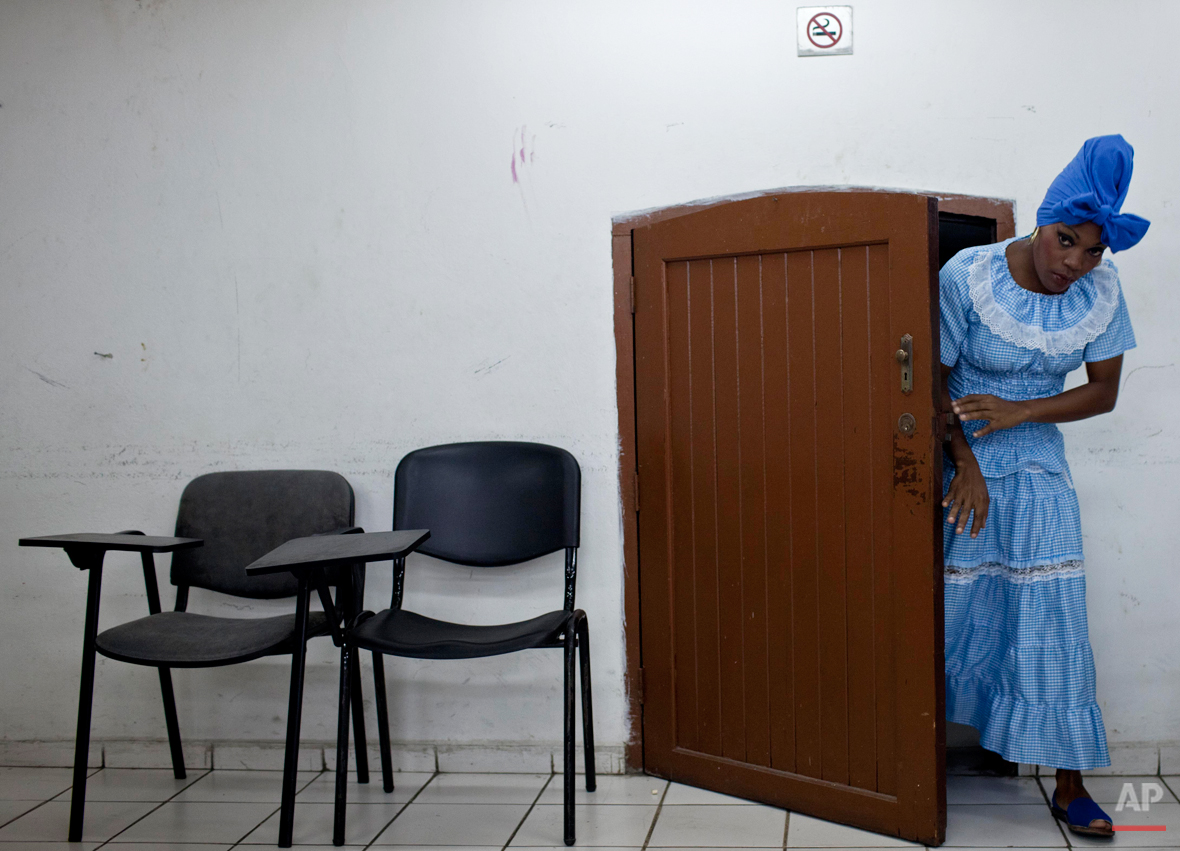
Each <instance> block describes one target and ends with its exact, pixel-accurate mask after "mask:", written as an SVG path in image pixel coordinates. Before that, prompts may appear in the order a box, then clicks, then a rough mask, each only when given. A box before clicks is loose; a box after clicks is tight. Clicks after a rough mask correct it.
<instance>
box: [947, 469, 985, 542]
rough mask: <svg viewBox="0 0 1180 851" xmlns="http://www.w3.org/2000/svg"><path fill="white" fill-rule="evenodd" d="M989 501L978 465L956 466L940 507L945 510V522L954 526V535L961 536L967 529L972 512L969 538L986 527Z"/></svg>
mask: <svg viewBox="0 0 1180 851" xmlns="http://www.w3.org/2000/svg"><path fill="white" fill-rule="evenodd" d="M972 460H974V459H972ZM990 501H991V500H990V498H989V497H988V494H987V482H986V481H984V478H983V473H981V472H980V471H979V465H978V464H977V463H968V464H956V466H955V477H954V478H953V479H951V486H950V487H949V488H947V492H946V498H945V499H943V501H942V507H943V508H945V509H947V512H946V522H948V523H951V524H953V525H954V526H955V534H956V535H962V534H963V532H964V530H966V528H967V518H968V517H970V516H971V514H972V512H974V514H975V517H974V519H973V520H972V522H971V537H972V538H975V537H978V536H979V532H980V530H981V529H983V527H984V526H986V525H987V508H988V504H989V503H990Z"/></svg>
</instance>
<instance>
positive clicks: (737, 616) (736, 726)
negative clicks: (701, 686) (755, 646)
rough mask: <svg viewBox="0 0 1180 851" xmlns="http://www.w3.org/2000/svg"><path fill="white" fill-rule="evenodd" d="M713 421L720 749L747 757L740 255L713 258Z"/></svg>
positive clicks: (731, 756) (727, 754) (732, 755)
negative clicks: (743, 669)
mask: <svg viewBox="0 0 1180 851" xmlns="http://www.w3.org/2000/svg"><path fill="white" fill-rule="evenodd" d="M712 269H713V393H714V398H715V400H716V401H715V404H714V410H713V421H714V435H715V440H716V452H717V508H718V510H717V560H718V564H719V566H720V570H719V576H718V595H717V603H718V617H719V619H720V620H719V633H720V648H719V649H720V659H721V754H722V756H725V757H727V758H729V759H735V760H739V761H745V758H746V731H745V719H744V716H745V705H744V704H745V699H744V698H745V693H744V689H743V687H742V654H743V647H742V637H743V635H742V579H743V576H742V564H741V552H742V524H741V521H742V515H741V498H742V482H741V479H742V472H743V471H742V455H741V435H740V433H739V422H738V417H737V411H738V406H739V399H740V398H741V393H742V388H741V387H740V386H739V383H738V379H739V377H738V352H737V347H738V328H737V319H738V317H737V276H736V260H735V258H732V257H722V258H717V259H715V260H713V261H712Z"/></svg>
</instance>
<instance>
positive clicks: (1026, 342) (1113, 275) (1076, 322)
mask: <svg viewBox="0 0 1180 851" xmlns="http://www.w3.org/2000/svg"><path fill="white" fill-rule="evenodd" d="M1012 241H1013V240H1010V239H1009V240H1007V241H1005V242H1001V243H997V244H996V245H994V246H988V247H987V248H985V249H983V250H981V251H979V252H978V253H977V254H976V255H975V259H974V261H973V262H972V264H971V271H970V274H969V277H968V284H969V287H970V290H971V303H972V304H973V305H974V307H975V312H976V313H978V314H979V318H980V320H981V321H982V322H983V324H984V325H986V326H987V327H988V328H989V329H990V330H991V331H992V333H994V334H995V335H996V336H998V337H999V338H1000V339H1002V340H1006V341H1007V342H1009V343H1012V344H1014V345H1017V346H1020V347H1021V348H1023V349H1037V350H1040V351H1042V352H1044V353H1045V354H1047V355H1063V354H1068V353H1070V352H1076V351H1077V350H1078V349H1081V348H1084V347H1085V346H1086V344H1087V343H1090V342H1092V341H1093V340H1095V339H1097V337H1098V335H1099V334H1101V333H1102V332H1103V331H1105V330H1106V326H1107V325H1109V324H1110V320H1111V319H1112V318H1113V317H1114V312H1115V310H1116V309H1117V308H1118V304H1119V274H1118V270H1117V269H1115V267H1114V264H1113V263H1111V262H1110V261H1109V260H1103V261H1102V263H1100V264H1099V265H1098V266H1096V267H1095V268H1094V270H1093V271H1091V272H1090V273H1089V274H1087V275H1083V276H1082V277H1081V278H1078V279H1077V280H1076V281H1074V282H1073V284H1072V285H1071V286H1070V288H1069V289H1068V290H1066V291H1065V292H1064V293H1062V294H1061V295H1041V294H1040V293H1034V292H1031V291H1029V290H1026V289H1024V288H1023V287H1021V286H1020V284H1018V283H1016V281H1015V280H1013V278H1012V275H1011V273H1010V272H1009V271H1008V260H1007V257H1006V256H1005V253H1004V250H1005V249H1006V248H1007V246H1008V244H1009V243H1010V242H1012Z"/></svg>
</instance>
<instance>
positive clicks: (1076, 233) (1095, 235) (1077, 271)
mask: <svg viewBox="0 0 1180 851" xmlns="http://www.w3.org/2000/svg"><path fill="white" fill-rule="evenodd" d="M1032 247H1033V265H1034V266H1035V267H1036V270H1037V278H1038V280H1040V282H1041V286H1042V287H1044V288H1045V290H1046V292H1049V293H1052V294H1054V295H1060V294H1061V293H1063V292H1065V291H1066V290H1068V289H1069V287H1070V285H1071V284H1072V283H1073V282H1074V281H1076V280H1077V279H1078V278H1080V277H1082V275H1085V274H1086V273H1087V272H1089V271H1090V270H1092V269H1093V268H1094V267H1095V266H1097V265H1098V264H1099V263H1101V262H1102V252H1104V251H1105V250H1106V246H1105V245H1104V244H1103V242H1102V228H1100V227H1098V225H1096V224H1094V223H1093V222H1082V223H1081V224H1078V225H1066V224H1062V223H1060V222H1058V223H1057V224H1053V225H1045V226H1044V227H1042V228H1040V229H1039V230H1038V231H1037V238H1036V239H1035V240H1033V246H1032Z"/></svg>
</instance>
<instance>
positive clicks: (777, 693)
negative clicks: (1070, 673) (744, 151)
mask: <svg viewBox="0 0 1180 851" xmlns="http://www.w3.org/2000/svg"><path fill="white" fill-rule="evenodd" d="M937 228H938V207H937V200H936V199H935V198H934V197H931V196H926V195H920V194H913V193H893V192H864V191H850V192H839V191H826V192H788V193H782V194H778V195H768V196H762V197H758V198H751V199H747V200H741V201H734V202H730V203H726V204H721V205H719V206H715V207H711V208H708V209H705V210H702V211H699V212H693V213H689V214H687V215H684V216H680V217H678V218H673V219H670V220H666V221H662V222H659V223H656V224H652V225H649V226H646V227H638V228H636V229H635V230H634V232H633V238H634V244H633V250H634V255H633V257H634V274H635V282H634V285H635V365H636V374H635V387H636V438H637V453H638V455H637V459H638V470H639V482H640V488H641V489H640V497H639V500H640V501H639V555H640V558H639V563H640V600H641V611H642V615H641V636H642V658H643V673H644V706H643V743H644V744H643V747H644V755H643V756H644V764H645V767H646V770H647V771H648V772H649V773H651V774H655V775H658V776H661V777H668V778H671V779H674V780H678V781H681V782H685V783H690V784H693V785H697V786H703V787H706V788H710V789H716V790H718V791H722V792H726V793H728V794H732V795H739V796H742V797H746V798H751V799H755V800H759V801H765V802H767V803H771V804H775V805H778V806H783V807H786V808H788V809H791V810H796V811H801V812H804V813H808V814H811V815H816V816H819V817H821V818H826V819H831V820H834V821H840V822H844V823H847V824H852V825H857V826H860V827H865V828H868V829H870V830H875V831H879V832H882V833H887V834H892V835H896V836H900V837H904V838H907V839H911V840H917V841H921V842H927V843H934V844H937V843H940V842H941V841H942V839H943V837H944V835H945V826H946V801H945V782H944V781H945V778H944V767H943V748H944V740H943V737H944V725H943V694H942V675H941V672H942V665H943V626H942V571H941V564H942V538H941V522H940V512H939V511H938V509H937V507H936V506H937V503H938V501H939V500H940V498H941V487H942V484H941V455H942V453H941V444H940V436H939V435H940V433H939V428H938V426H939V422H938V411H937V407H938V401H937V397H936V388H937V387H938V383H937V381H936V375H937V370H938V350H937V340H938V335H937V268H936V266H937V245H938V229H937ZM907 334H908V335H910V336H911V337H912V339H913V364H912V381H913V387H912V390H911V391H910V392H909V393H904V392H902V386H901V378H902V376H901V371H902V366H901V365H900V364H899V363H898V361H897V359H896V358H895V353H896V352H897V350H898V348H899V344H900V342H901V339H902V337H903V335H907ZM906 414H909V415H910V416H912V418H913V420H912V422H913V427H912V429H907V428H906V427H904V426H903V425H901V424H900V421H901V420H902V418H903V417H904V415H906Z"/></svg>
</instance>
